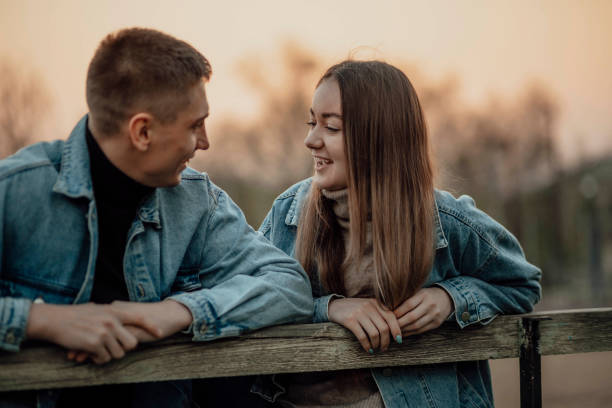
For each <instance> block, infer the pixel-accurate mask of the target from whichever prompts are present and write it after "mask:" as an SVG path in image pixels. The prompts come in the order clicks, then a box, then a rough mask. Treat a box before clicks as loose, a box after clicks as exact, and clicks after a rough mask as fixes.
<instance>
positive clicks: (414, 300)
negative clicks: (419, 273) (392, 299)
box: [393, 289, 425, 319]
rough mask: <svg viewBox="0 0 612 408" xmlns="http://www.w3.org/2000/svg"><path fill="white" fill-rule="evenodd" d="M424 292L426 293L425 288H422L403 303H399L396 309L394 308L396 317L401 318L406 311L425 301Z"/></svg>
mask: <svg viewBox="0 0 612 408" xmlns="http://www.w3.org/2000/svg"><path fill="white" fill-rule="evenodd" d="M424 294H425V293H424V292H423V289H421V290H419V291H418V292H417V293H415V294H414V295H413V296H411V297H409V298H408V299H406V300H404V302H403V303H402V304H401V305H399V306H398V307H397V308H396V309H395V310H393V314H395V317H396V318H398V319H399V318H401V317H402V316H404V315H405V314H406V313H408V312H410V311H411V310H413V309H414V308H416V307H417V306H418V305H419V304H420V303H421V302H422V301H423V298H424Z"/></svg>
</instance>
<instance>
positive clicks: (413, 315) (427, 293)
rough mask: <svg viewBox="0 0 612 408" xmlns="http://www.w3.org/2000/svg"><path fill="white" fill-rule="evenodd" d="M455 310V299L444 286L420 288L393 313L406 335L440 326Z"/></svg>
mask: <svg viewBox="0 0 612 408" xmlns="http://www.w3.org/2000/svg"><path fill="white" fill-rule="evenodd" d="M452 311H453V300H452V299H451V297H450V296H449V294H448V293H447V292H446V291H445V290H444V289H442V288H439V287H431V288H424V289H421V290H419V291H418V292H417V293H416V294H414V296H412V297H410V298H408V299H406V300H405V301H404V303H402V304H401V305H399V306H398V307H397V308H396V309H395V310H394V311H393V313H394V314H395V317H396V318H397V319H398V322H399V325H400V327H401V328H402V334H403V335H404V336H410V335H412V334H420V333H424V332H426V331H428V330H432V329H435V328H437V327H440V325H441V324H442V323H444V321H445V320H446V318H447V317H448V316H449V315H450V314H451V312H452Z"/></svg>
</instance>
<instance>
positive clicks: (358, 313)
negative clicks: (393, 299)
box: [329, 298, 402, 353]
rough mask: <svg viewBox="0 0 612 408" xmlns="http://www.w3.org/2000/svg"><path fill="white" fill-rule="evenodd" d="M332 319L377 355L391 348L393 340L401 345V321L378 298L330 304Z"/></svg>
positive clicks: (330, 316)
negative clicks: (376, 351)
mask: <svg viewBox="0 0 612 408" xmlns="http://www.w3.org/2000/svg"><path fill="white" fill-rule="evenodd" d="M329 320H330V321H332V322H335V323H338V324H341V325H342V326H344V327H346V328H347V329H349V330H350V331H351V332H352V333H353V334H354V335H355V337H357V340H359V343H361V347H363V349H364V350H365V351H368V352H370V353H373V352H374V350H375V349H378V348H380V350H381V351H385V350H387V348H388V347H389V341H390V337H391V336H393V338H394V339H395V340H396V341H397V342H398V343H401V339H402V332H401V329H400V325H399V323H398V321H397V318H396V317H395V315H394V314H393V312H391V311H390V310H387V309H385V308H383V307H382V306H381V305H380V304H379V303H378V301H377V300H376V299H362V298H342V299H334V300H332V301H331V302H330V303H329Z"/></svg>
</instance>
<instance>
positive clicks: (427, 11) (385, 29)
mask: <svg viewBox="0 0 612 408" xmlns="http://www.w3.org/2000/svg"><path fill="white" fill-rule="evenodd" d="M135 25H138V26H147V27H153V28H157V29H161V30H163V31H166V32H168V33H170V34H173V35H176V36H178V37H180V38H181V39H184V40H187V41H188V42H190V43H192V44H193V45H194V46H196V47H197V48H198V49H199V50H201V51H202V52H203V53H204V55H206V56H207V57H208V58H209V59H210V60H211V62H212V64H213V70H214V75H213V78H212V81H211V83H210V84H209V87H208V93H209V100H210V102H211V109H212V111H211V114H212V116H211V118H210V126H211V128H214V123H215V117H217V118H219V117H220V116H222V115H224V114H238V115H242V116H245V117H252V116H253V115H256V106H257V105H256V101H255V100H254V99H253V98H252V97H249V95H248V93H247V92H246V90H245V89H244V88H243V87H242V86H241V83H240V81H239V80H238V79H237V75H236V69H235V65H236V60H237V59H239V58H242V57H244V56H247V55H256V54H259V55H271V54H273V53H274V51H275V50H276V49H277V47H278V46H279V45H280V44H281V43H282V42H283V41H284V40H286V39H289V38H291V39H293V40H295V41H297V42H299V43H301V44H303V45H304V46H305V47H306V48H307V49H310V50H313V51H315V52H317V53H319V54H321V56H322V57H323V58H324V59H325V60H326V61H328V62H329V63H332V62H335V61H337V60H339V59H342V58H344V57H346V56H347V55H348V54H349V52H350V51H351V50H353V49H355V48H356V47H361V46H366V47H371V48H372V49H375V50H376V55H377V56H378V57H381V58H384V59H385V60H387V61H389V62H391V63H393V62H394V61H398V62H399V61H408V62H412V63H414V64H416V65H417V66H418V67H420V69H421V70H423V71H424V72H425V73H426V74H427V75H428V76H429V77H430V78H432V79H434V80H436V79H441V78H443V77H444V76H446V75H448V74H452V73H455V74H456V76H457V77H458V78H460V80H461V81H462V90H463V94H464V95H465V97H466V98H467V100H468V101H469V102H470V103H473V104H478V103H481V102H486V101H487V99H488V98H489V97H490V96H491V94H497V95H501V96H512V95H514V93H515V92H516V91H517V90H518V91H520V90H522V89H523V88H524V86H525V84H527V83H528V82H530V81H532V80H539V81H542V82H544V83H545V84H546V85H547V87H548V88H549V89H550V90H551V91H552V93H553V94H554V95H555V96H556V97H557V98H558V99H559V102H560V107H561V113H562V117H561V120H560V129H559V130H560V137H561V139H562V140H561V141H562V146H563V152H564V155H565V157H566V158H568V159H571V158H572V157H573V156H574V155H575V154H576V152H577V151H578V154H582V153H584V154H589V153H597V152H601V151H604V150H607V151H608V152H610V151H612V75H611V73H612V44H611V42H612V41H611V40H612V1H607V0H599V1H597V0H591V1H578V0H575V1H564V0H552V1H534V0H529V1H524V0H516V1H496V0H486V1H485V0H478V1H476V0H465V1H450V0H449V1H440V0H438V1H423V2H411V1H406V0H401V1H390V0H389V1H384V0H382V1H381V0H379V1H377V2H373V1H358V0H350V1H346V0H311V1H308V2H306V1H298V0H274V1H266V0H260V1H233V0H226V1H202V0H194V1H182V2H181V1H176V2H156V1H152V0H147V1H145V0H138V1H121V2H120V1H104V2H102V1H100V2H85V1H82V0H38V1H33V0H19V1H17V0H0V58H8V59H10V60H12V61H14V62H15V63H17V64H20V66H22V67H23V68H24V71H29V70H33V71H37V72H38V73H39V74H40V75H41V76H42V77H43V79H44V80H45V82H46V85H47V87H48V88H49V90H50V91H51V94H52V98H53V101H54V107H53V109H54V112H55V114H54V116H53V118H54V121H52V123H50V126H49V132H48V134H46V135H41V137H43V138H47V139H49V138H63V137H65V136H66V135H67V133H68V132H69V130H70V129H71V128H72V126H73V124H74V122H75V121H76V120H77V119H78V118H79V117H80V116H81V115H82V114H83V113H84V112H85V111H86V108H85V102H84V81H85V72H86V69H87V65H88V62H89V59H90V58H91V56H92V54H93V51H94V49H95V47H96V45H97V43H98V42H99V41H100V40H101V39H102V37H103V36H104V35H105V34H107V33H108V32H110V31H113V30H116V29H118V28H122V27H128V26H135ZM313 85H314V84H313ZM211 137H212V138H213V143H214V135H212V136H211ZM578 145H582V147H581V148H580V149H578ZM213 147H214V146H213ZM580 150H583V152H581V151H580Z"/></svg>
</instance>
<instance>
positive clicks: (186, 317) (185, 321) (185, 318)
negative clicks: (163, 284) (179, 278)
mask: <svg viewBox="0 0 612 408" xmlns="http://www.w3.org/2000/svg"><path fill="white" fill-rule="evenodd" d="M163 302H166V303H167V306H168V307H171V308H172V313H173V315H176V321H177V324H180V328H179V331H180V330H184V329H186V328H188V327H190V326H191V323H193V315H192V314H191V310H189V308H188V307H187V306H185V305H184V304H182V303H181V302H177V301H176V300H174V299H166V300H164V301H163Z"/></svg>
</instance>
